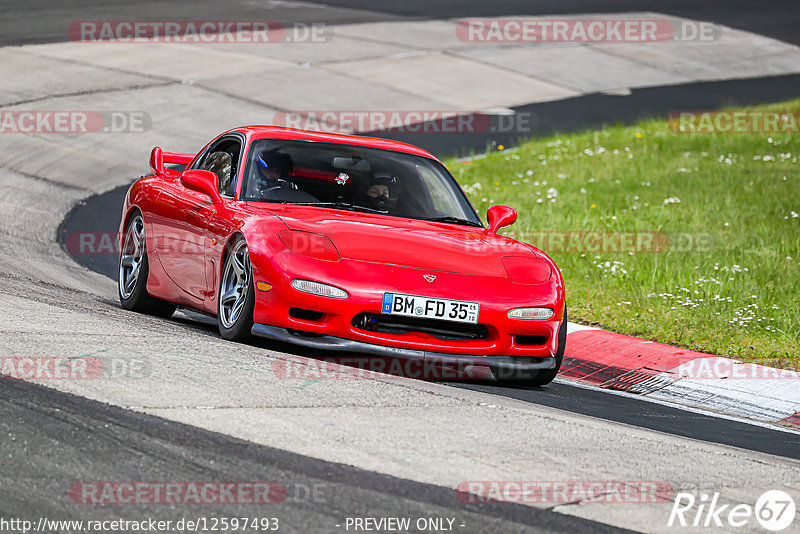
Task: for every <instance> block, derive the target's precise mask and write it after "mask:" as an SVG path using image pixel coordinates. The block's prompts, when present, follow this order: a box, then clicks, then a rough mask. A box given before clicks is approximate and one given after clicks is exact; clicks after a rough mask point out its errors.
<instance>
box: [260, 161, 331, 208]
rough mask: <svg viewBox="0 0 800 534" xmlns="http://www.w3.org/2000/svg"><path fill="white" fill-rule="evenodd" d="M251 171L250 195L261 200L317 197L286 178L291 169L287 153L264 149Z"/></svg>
mask: <svg viewBox="0 0 800 534" xmlns="http://www.w3.org/2000/svg"><path fill="white" fill-rule="evenodd" d="M255 167H256V171H255V172H254V173H253V176H252V178H253V189H252V190H251V192H252V193H253V195H252V196H255V197H258V198H261V199H263V200H277V201H284V202H316V201H317V199H316V198H315V197H313V196H311V195H309V194H308V193H306V192H305V191H302V190H300V189H298V188H297V184H295V183H294V182H290V181H289V180H288V178H289V173H290V172H291V170H292V158H291V157H290V156H289V155H288V154H284V153H282V152H275V151H272V150H271V151H266V152H264V153H262V154H261V156H259V157H258V159H256V164H255Z"/></svg>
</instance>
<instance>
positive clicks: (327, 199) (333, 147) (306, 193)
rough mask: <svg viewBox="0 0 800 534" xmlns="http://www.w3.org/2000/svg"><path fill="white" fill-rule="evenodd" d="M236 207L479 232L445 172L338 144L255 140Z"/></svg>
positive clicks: (432, 164)
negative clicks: (334, 213) (348, 214)
mask: <svg viewBox="0 0 800 534" xmlns="http://www.w3.org/2000/svg"><path fill="white" fill-rule="evenodd" d="M247 159H248V161H247V167H246V170H245V180H244V183H243V185H242V195H241V198H242V200H246V201H255V202H279V203H285V204H303V205H312V206H321V207H323V206H324V207H329V208H334V209H342V210H350V211H363V212H370V213H381V214H385V215H391V216H396V217H407V218H411V219H424V220H439V221H442V222H450V223H456V224H465V225H470V226H481V222H480V219H479V218H478V216H477V214H476V213H475V209H474V208H473V207H472V205H471V204H470V203H469V201H468V200H467V198H466V197H465V196H464V193H463V192H462V191H461V189H460V188H459V187H458V184H457V183H456V181H455V179H454V178H453V177H452V176H451V175H450V173H449V172H447V169H445V168H444V166H443V165H441V164H440V163H438V162H437V161H434V160H432V159H429V158H424V157H421V156H415V155H412V154H405V153H401V152H393V151H390V150H382V149H377V148H366V147H359V146H353V145H345V144H338V143H319V142H312V141H286V140H276V139H261V140H258V141H254V142H253V144H252V145H251V148H250V151H249V154H248V158H247Z"/></svg>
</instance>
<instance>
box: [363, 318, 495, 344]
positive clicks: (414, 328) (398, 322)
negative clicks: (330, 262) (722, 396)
mask: <svg viewBox="0 0 800 534" xmlns="http://www.w3.org/2000/svg"><path fill="white" fill-rule="evenodd" d="M353 326H355V327H356V328H360V329H361V330H367V331H368V332H381V333H384V334H411V333H418V334H429V335H431V336H433V337H436V338H439V339H446V340H448V341H451V340H456V341H458V340H472V339H487V338H488V337H489V330H488V329H487V328H486V326H484V325H482V324H467V323H454V322H451V321H441V320H438V319H419V318H416V317H398V316H394V315H382V314H378V313H361V314H358V315H356V316H355V317H354V318H353Z"/></svg>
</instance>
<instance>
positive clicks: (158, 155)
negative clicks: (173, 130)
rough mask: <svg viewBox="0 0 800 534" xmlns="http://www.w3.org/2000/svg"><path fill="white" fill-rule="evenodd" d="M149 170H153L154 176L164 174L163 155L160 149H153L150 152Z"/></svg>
mask: <svg viewBox="0 0 800 534" xmlns="http://www.w3.org/2000/svg"><path fill="white" fill-rule="evenodd" d="M150 168H151V169H153V172H154V173H156V176H162V175H163V174H164V153H163V152H162V151H161V147H155V148H154V149H153V151H152V152H150Z"/></svg>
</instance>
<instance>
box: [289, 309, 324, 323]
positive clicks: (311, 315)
mask: <svg viewBox="0 0 800 534" xmlns="http://www.w3.org/2000/svg"><path fill="white" fill-rule="evenodd" d="M324 315H325V314H324V313H322V312H321V311H316V310H306V309H305V308H289V317H294V318H295V319H302V320H303V321H319V320H320V319H322V317H323V316H324Z"/></svg>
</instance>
